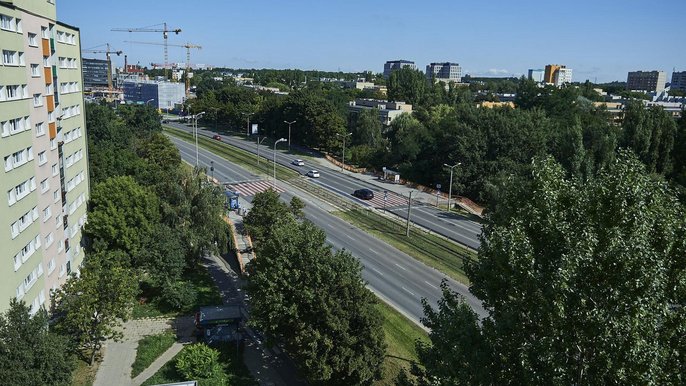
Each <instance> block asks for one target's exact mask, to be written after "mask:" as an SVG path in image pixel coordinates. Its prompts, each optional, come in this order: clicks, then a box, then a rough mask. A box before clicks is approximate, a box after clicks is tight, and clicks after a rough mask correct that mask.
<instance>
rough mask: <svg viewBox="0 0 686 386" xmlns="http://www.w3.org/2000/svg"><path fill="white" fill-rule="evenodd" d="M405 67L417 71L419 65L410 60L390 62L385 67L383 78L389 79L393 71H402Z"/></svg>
mask: <svg viewBox="0 0 686 386" xmlns="http://www.w3.org/2000/svg"><path fill="white" fill-rule="evenodd" d="M405 67H408V68H410V69H412V70H416V69H417V65H416V64H414V62H411V61H409V60H389V61H388V62H386V63H385V64H384V65H383V77H384V78H386V79H388V78H390V76H391V73H392V72H393V71H395V70H400V69H401V68H405Z"/></svg>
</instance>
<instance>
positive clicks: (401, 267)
mask: <svg viewBox="0 0 686 386" xmlns="http://www.w3.org/2000/svg"><path fill="white" fill-rule="evenodd" d="M393 264H395V265H396V266H397V267H398V268H400V269H402V270H403V271H407V269H405V267H403V266H402V265H400V264H398V263H393Z"/></svg>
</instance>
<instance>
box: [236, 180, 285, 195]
mask: <svg viewBox="0 0 686 386" xmlns="http://www.w3.org/2000/svg"><path fill="white" fill-rule="evenodd" d="M227 187H228V188H229V189H230V190H231V191H234V192H239V193H240V194H241V195H242V196H254V195H256V194H257V193H260V192H264V191H265V190H267V189H273V190H275V191H276V192H277V193H283V192H284V190H283V189H281V188H279V187H278V186H276V187H275V186H273V185H272V183H271V182H269V181H264V180H260V181H250V182H241V183H238V184H228V185H227Z"/></svg>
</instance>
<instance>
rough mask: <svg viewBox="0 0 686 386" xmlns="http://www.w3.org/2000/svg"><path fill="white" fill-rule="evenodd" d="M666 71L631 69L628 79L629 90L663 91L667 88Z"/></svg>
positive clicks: (627, 86)
mask: <svg viewBox="0 0 686 386" xmlns="http://www.w3.org/2000/svg"><path fill="white" fill-rule="evenodd" d="M665 83H667V75H666V74H665V72H664V71H630V72H629V75H628V76H627V79H626V88H627V90H635V91H646V92H661V91H663V90H664V89H665Z"/></svg>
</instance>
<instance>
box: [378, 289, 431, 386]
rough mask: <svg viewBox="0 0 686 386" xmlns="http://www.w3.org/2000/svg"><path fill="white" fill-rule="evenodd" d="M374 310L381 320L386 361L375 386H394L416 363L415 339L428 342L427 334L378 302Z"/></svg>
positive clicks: (390, 308)
mask: <svg viewBox="0 0 686 386" xmlns="http://www.w3.org/2000/svg"><path fill="white" fill-rule="evenodd" d="M376 308H377V309H378V310H379V312H380V313H381V315H382V318H383V330H384V334H385V335H386V345H388V348H387V349H386V359H385V360H384V369H383V379H381V380H380V381H377V382H375V383H374V384H375V385H376V386H385V385H395V383H396V382H395V381H396V379H397V377H398V374H400V372H401V371H402V370H403V369H405V370H407V371H408V373H409V369H410V365H411V363H412V362H417V361H418V358H417V351H416V350H415V342H416V341H417V339H420V340H423V341H428V340H429V338H428V336H427V333H426V332H425V331H424V330H423V329H421V328H419V326H417V325H416V324H414V323H412V322H411V321H410V320H408V319H407V318H406V317H404V316H403V315H402V314H400V313H399V312H398V311H396V310H394V309H393V308H392V307H390V306H389V305H387V304H386V303H384V302H381V301H379V303H378V304H377V306H376Z"/></svg>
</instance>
